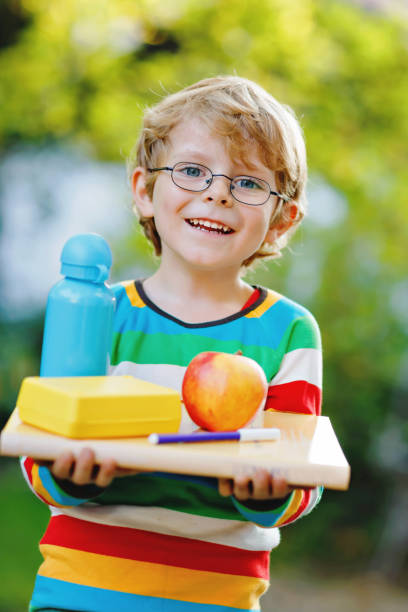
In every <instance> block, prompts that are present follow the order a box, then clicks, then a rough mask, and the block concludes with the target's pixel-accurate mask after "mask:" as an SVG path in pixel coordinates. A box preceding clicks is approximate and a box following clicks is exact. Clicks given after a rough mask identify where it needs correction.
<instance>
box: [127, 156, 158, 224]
mask: <svg viewBox="0 0 408 612" xmlns="http://www.w3.org/2000/svg"><path fill="white" fill-rule="evenodd" d="M146 174H147V170H146V168H142V167H141V166H138V167H137V168H136V169H135V170H134V172H133V174H132V178H131V187H132V193H133V201H134V203H135V205H136V208H137V210H138V211H139V213H140V214H141V215H142V217H153V216H154V210H153V202H152V200H151V199H150V197H149V195H148V193H147V189H146Z"/></svg>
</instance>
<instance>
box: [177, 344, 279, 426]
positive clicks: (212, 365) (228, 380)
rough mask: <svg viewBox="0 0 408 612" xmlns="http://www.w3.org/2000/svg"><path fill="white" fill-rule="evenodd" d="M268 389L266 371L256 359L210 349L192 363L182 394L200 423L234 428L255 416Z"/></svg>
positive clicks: (186, 374)
mask: <svg viewBox="0 0 408 612" xmlns="http://www.w3.org/2000/svg"><path fill="white" fill-rule="evenodd" d="M267 389H268V384H267V382H266V377H265V373H264V371H263V369H262V368H261V366H260V365H259V364H258V363H257V362H256V361H254V360H253V359H250V358H249V357H244V356H243V355H238V354H230V353H216V352H211V351H207V352H204V353H199V354H198V355H196V357H194V359H193V360H192V361H191V362H190V363H189V365H188V367H187V370H186V372H185V374H184V379H183V386H182V395H183V400H184V405H185V407H186V409H187V411H188V413H189V415H190V417H191V418H192V420H193V421H194V422H195V423H196V424H197V425H199V426H200V427H202V428H203V429H207V430H209V431H234V430H236V429H240V428H241V427H245V425H247V424H248V423H249V422H250V421H251V420H252V419H253V417H254V416H255V414H256V412H257V410H258V409H259V408H260V407H261V406H262V405H263V403H264V401H265V398H266V393H267Z"/></svg>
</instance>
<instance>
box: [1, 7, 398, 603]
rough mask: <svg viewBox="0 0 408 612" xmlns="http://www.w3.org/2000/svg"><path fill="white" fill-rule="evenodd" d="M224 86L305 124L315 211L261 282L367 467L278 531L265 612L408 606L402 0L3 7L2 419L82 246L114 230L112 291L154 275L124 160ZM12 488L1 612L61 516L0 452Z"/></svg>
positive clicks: (357, 466) (5, 512)
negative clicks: (300, 336) (288, 318)
mask: <svg viewBox="0 0 408 612" xmlns="http://www.w3.org/2000/svg"><path fill="white" fill-rule="evenodd" d="M225 73H235V74H238V75H240V76H244V77H247V78H250V79H254V80H256V81H258V82H259V83H260V84H261V85H263V86H264V87H265V88H266V89H267V90H269V91H270V92H271V93H272V94H273V95H274V96H275V97H277V98H278V99H279V100H280V101H281V102H284V103H286V104H289V105H290V106H292V107H293V108H294V110H295V111H296V113H297V115H298V117H299V119H300V122H301V124H302V127H303V130H304V133H305V138H306V142H307V148H308V156H309V168H310V181H309V185H308V195H309V213H308V216H307V218H306V220H305V221H304V223H303V225H302V227H301V228H300V230H299V231H298V233H297V234H296V236H295V238H294V239H293V241H292V243H291V247H290V249H289V250H287V251H286V252H285V254H284V257H283V258H282V259H281V260H279V261H278V262H270V263H268V264H267V265H262V266H260V267H258V268H257V269H256V270H255V271H254V272H251V273H250V274H249V275H248V280H249V281H250V282H253V283H261V284H264V285H267V286H269V287H272V288H274V289H276V290H277V291H280V292H282V293H284V294H286V295H288V296H289V297H291V298H293V299H295V300H297V301H300V302H301V303H303V304H304V305H305V306H307V307H308V308H309V309H310V310H311V311H312V312H313V313H314V314H315V316H316V318H317V319H318V321H319V323H320V327H321V330H322V336H323V343H324V364H325V377H324V413H325V414H327V415H328V416H330V418H331V421H332V423H333V425H334V427H335V430H336V432H337V435H338V437H339V440H340V442H341V444H342V447H343V449H344V451H345V453H346V456H347V458H348V460H349V462H350V464H351V467H352V482H351V487H350V490H349V491H348V492H346V493H345V492H335V491H326V493H325V495H324V497H323V500H322V502H321V504H320V507H319V508H318V509H317V510H316V511H315V512H314V513H312V514H311V515H310V516H309V517H307V518H305V519H303V520H302V521H300V522H299V523H296V524H295V525H293V526H290V527H287V528H284V529H283V530H282V544H281V546H280V547H279V548H278V549H277V550H276V551H275V552H274V553H273V554H272V557H271V575H272V587H271V589H270V591H269V593H268V595H267V596H266V597H265V598H264V600H263V609H264V612H274V611H275V610H279V611H280V612H289V611H292V610H295V609H296V610H302V611H306V612H309V611H312V610H313V611H317V612H319V611H322V612H323V611H325V612H326V611H328V612H332V611H334V612H337V611H340V610H341V611H342V612H343V610H344V609H345V608H347V610H348V612H360V611H365V610H367V609H370V610H372V611H374V612H376V611H383V610H386V611H387V612H388V611H390V612H393V611H398V612H399V611H400V610H401V611H402V610H406V609H407V606H408V593H407V591H406V590H405V588H406V585H407V583H408V571H407V565H408V563H407V561H408V559H407V550H408V521H407V518H406V517H407V515H408V451H407V439H408V426H407V399H408V343H407V336H408V271H407V258H408V249H407V245H408V229H407V228H408V182H407V165H408V146H407V142H408V110H407V109H408V4H407V2H406V0H400V1H398V0H395V1H392V0H388V1H387V0H383V1H379V0H377V1H374V0H372V1H369V0H366V1H363V0H361V1H359V2H357V1H352V0H348V1H347V0H258V1H257V2H253V1H249V0H248V1H245V0H172V1H171V2H169V1H168V0H137V1H135V0H109V1H108V0H86V1H83V0H64V2H55V1H52V0H2V2H1V3H0V79H1V82H0V100H1V112H0V147H1V149H0V150H1V157H0V264H1V265H0V291H1V301H0V334H1V338H0V357H1V365H0V390H1V404H0V416H1V424H2V425H3V424H4V423H5V421H6V419H7V417H8V415H9V414H10V412H11V410H12V408H13V406H14V403H15V400H16V395H17V392H18V389H19V385H20V383H21V380H22V378H23V377H24V376H28V375H37V374H38V370H39V357H40V350H41V339H42V325H43V316H44V307H45V302H46V297H47V293H48V291H49V289H50V287H51V286H52V285H53V284H54V283H55V282H56V281H57V280H58V278H59V261H58V260H59V254H60V251H61V248H62V245H63V243H64V242H65V240H66V239H67V238H68V237H70V236H72V235H73V234H75V233H78V232H83V231H93V232H98V233H100V234H102V235H103V236H104V237H105V238H106V239H107V240H108V241H109V243H110V245H111V248H112V251H113V254H114V268H113V271H112V275H111V280H112V281H117V280H121V279H124V278H139V277H143V276H146V275H147V274H149V272H151V271H152V270H153V269H154V267H155V266H156V265H157V262H156V261H155V259H154V258H153V257H152V254H151V249H150V248H149V247H148V246H147V245H146V243H145V241H144V238H143V237H142V235H141V233H140V231H139V229H138V223H137V220H136V219H135V218H134V216H133V215H132V212H131V206H130V195H129V188H128V183H127V176H126V167H125V160H126V156H127V155H128V154H129V152H130V150H131V147H132V146H133V144H134V142H135V140H136V138H137V130H138V126H139V124H140V118H141V114H142V110H143V108H144V107H145V106H147V105H149V104H152V103H154V102H156V101H158V100H159V99H160V97H161V96H163V95H165V94H166V93H167V92H173V91H176V90H177V89H179V88H180V87H183V86H186V85H188V84H190V83H192V82H194V81H196V80H198V79H200V78H204V77H208V76H214V75H217V74H225ZM0 486H1V488H0V496H1V497H0V504H1V510H0V511H1V521H0V529H1V531H0V542H1V548H0V555H1V557H0V566H1V569H0V585H1V586H0V612H20V611H21V610H24V609H26V606H27V602H28V600H29V597H30V592H31V589H32V585H33V580H34V575H35V572H36V568H37V566H38V564H39V562H40V555H39V553H38V550H37V543H38V540H39V538H40V536H41V533H42V531H43V529H44V527H45V525H46V522H47V517H48V510H47V508H45V507H44V506H43V505H42V504H41V503H40V502H39V501H38V500H36V499H34V498H33V496H32V495H31V494H30V493H29V492H28V490H27V489H26V487H25V485H24V483H23V479H22V477H21V476H20V474H19V470H18V466H17V462H16V461H15V460H11V459H10V460H8V459H2V460H1V462H0Z"/></svg>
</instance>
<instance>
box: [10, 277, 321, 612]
mask: <svg viewBox="0 0 408 612" xmlns="http://www.w3.org/2000/svg"><path fill="white" fill-rule="evenodd" d="M114 290H115V294H116V299H117V305H116V314H115V324H114V339H113V346H112V351H111V366H110V374H111V375H123V374H131V375H133V376H135V377H137V378H142V379H144V380H148V381H151V382H154V383H157V384H161V385H164V386H167V387H171V388H174V389H176V390H178V391H180V390H181V384H182V380H183V376H184V372H185V370H186V367H187V365H188V364H189V362H190V361H191V360H192V359H193V357H194V356H195V355H196V354H197V353H199V352H202V351H223V352H227V353H235V352H236V351H237V350H241V351H242V352H243V354H244V355H245V356H247V357H251V358H253V359H255V360H256V361H257V362H258V363H259V364H260V365H261V366H262V368H263V369H264V371H265V374H266V376H267V380H268V381H269V391H268V397H267V401H266V405H265V408H266V409H269V410H280V411H282V410H284V411H289V412H301V413H305V414H320V403H321V346H320V335H319V330H318V327H317V325H316V322H315V320H314V319H313V317H312V316H311V314H310V313H309V312H308V311H307V310H306V309H305V308H303V307H301V306H299V305H298V304H296V303H295V302H293V301H291V300H288V299H286V298H284V297H283V296H281V295H279V294H277V293H274V292H272V291H270V290H267V289H264V288H262V287H260V288H258V289H257V294H255V299H252V300H250V301H249V302H248V303H247V304H246V305H245V306H244V308H243V309H242V310H241V311H240V312H238V313H236V314H235V315H232V316H230V317H227V318H225V319H222V320H217V321H211V322H206V323H200V324H193V323H185V322H183V321H180V320H178V319H176V318H175V317H173V316H171V315H169V314H167V313H165V312H163V311H162V310H161V309H159V308H158V307H157V306H156V305H155V304H153V303H152V302H151V301H150V300H149V298H148V297H147V296H146V294H145V293H144V290H143V286H142V283H141V282H133V281H130V282H125V283H121V284H120V285H118V286H116V287H114ZM195 427H196V426H195V425H194V423H192V421H191V420H190V418H189V417H188V415H187V413H186V412H185V411H184V412H183V418H182V423H181V426H180V431H183V432H191V431H192V430H193V429H194V428H195ZM22 467H23V473H24V475H25V477H26V479H27V482H28V484H29V486H30V487H31V488H32V490H33V491H34V493H35V494H36V495H37V496H38V497H40V498H41V499H42V500H43V501H44V502H46V503H47V504H49V506H50V509H51V519H50V522H49V525H48V527H47V530H46V532H45V534H44V536H43V538H42V540H41V542H40V550H41V553H42V555H43V557H44V562H43V563H42V565H41V566H40V569H39V572H38V575H37V578H36V583H35V587H34V593H33V597H32V601H31V607H30V610H32V611H34V610H41V609H42V608H58V609H61V610H84V611H93V612H111V611H112V610H117V611H123V612H127V611H131V610H132V611H134V610H138V611H142V612H144V611H146V612H147V611H149V612H186V611H187V610H188V612H227V611H228V612H233V611H235V610H240V611H242V610H259V598H260V596H261V595H262V594H263V593H264V592H265V590H266V589H267V587H268V578H269V556H270V551H271V550H272V549H273V548H275V547H276V546H277V545H278V544H279V539H280V534H279V527H281V526H283V525H287V524H289V523H292V522H293V521H295V520H297V519H298V518H300V517H301V516H303V515H305V514H307V513H308V512H310V511H311V510H312V509H313V507H314V506H315V505H316V504H317V502H318V501H319V499H320V496H321V487H317V488H315V489H312V490H303V489H297V490H295V491H294V492H293V493H291V494H290V495H289V496H288V497H287V498H284V499H278V500H268V501H266V502H255V501H252V502H240V501H238V500H237V499H235V498H234V497H233V496H231V497H223V496H221V495H219V493H218V488H217V480H216V479H215V478H204V477H197V476H189V475H179V474H170V473H163V472H153V473H152V472H149V473H141V474H137V475H134V476H127V477H124V478H117V479H115V480H114V481H113V482H112V484H111V485H110V486H109V487H108V488H107V489H105V490H101V489H99V490H98V489H97V488H96V487H94V486H85V487H78V486H75V485H72V483H67V482H66V481H65V482H63V483H62V482H57V481H56V480H55V479H54V478H53V477H52V475H51V473H50V471H49V470H48V468H46V467H45V466H40V465H38V464H37V463H36V462H35V461H33V460H32V459H31V458H28V457H26V458H22Z"/></svg>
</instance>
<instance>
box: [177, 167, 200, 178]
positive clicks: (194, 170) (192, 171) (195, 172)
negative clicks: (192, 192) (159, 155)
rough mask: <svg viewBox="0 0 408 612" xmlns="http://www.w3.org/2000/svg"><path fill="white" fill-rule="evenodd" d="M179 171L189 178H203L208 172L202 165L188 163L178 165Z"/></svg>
mask: <svg viewBox="0 0 408 612" xmlns="http://www.w3.org/2000/svg"><path fill="white" fill-rule="evenodd" d="M177 172H180V173H181V174H184V176H187V177H189V178H201V177H203V176H205V174H206V172H205V169H204V168H202V167H201V166H193V165H188V164H183V165H182V166H177Z"/></svg>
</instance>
